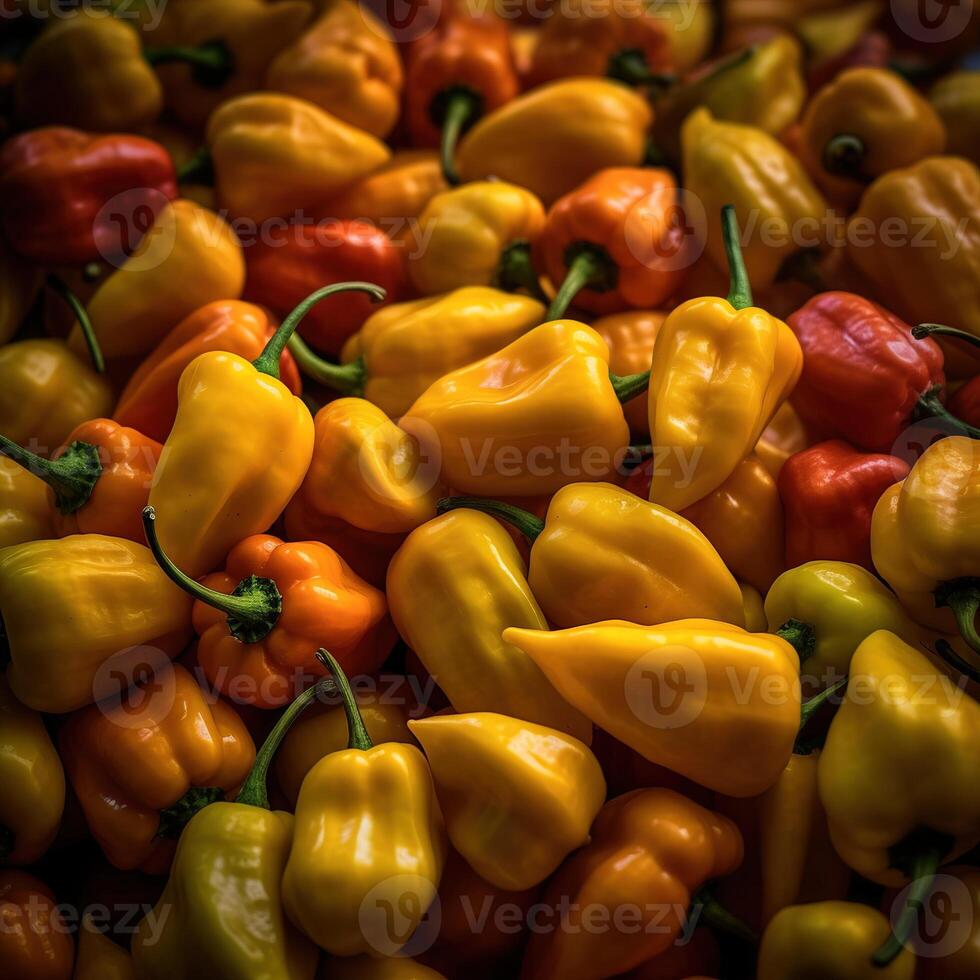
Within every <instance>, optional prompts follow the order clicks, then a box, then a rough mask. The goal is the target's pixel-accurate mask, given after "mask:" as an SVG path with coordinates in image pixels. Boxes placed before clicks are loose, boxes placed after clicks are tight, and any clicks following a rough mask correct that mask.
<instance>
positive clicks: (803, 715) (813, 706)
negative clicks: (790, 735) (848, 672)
mask: <svg viewBox="0 0 980 980" xmlns="http://www.w3.org/2000/svg"><path fill="white" fill-rule="evenodd" d="M846 686H847V678H846V677H842V678H841V679H840V680H839V681H838V682H837V683H836V684H831V686H830V687H828V688H827V689H826V690H823V691H821V692H820V693H819V694H817V695H815V696H814V697H812V698H810V700H809V701H804V702H803V704H802V706H801V707H800V727H799V731H803V729H804V728H805V727H806V723H807V722H808V721H809V720H810V719H811V718H812V717H813V715H814V714H815V713H816V711H817V709H818V708H819V707H821V705H823V704H825V703H826V702H827V701H829V700H830V699H831V698H832V697H833V696H834V695H835V694H836V693H837V692H838V691H839V690H840V689H841V688H842V687H846Z"/></svg>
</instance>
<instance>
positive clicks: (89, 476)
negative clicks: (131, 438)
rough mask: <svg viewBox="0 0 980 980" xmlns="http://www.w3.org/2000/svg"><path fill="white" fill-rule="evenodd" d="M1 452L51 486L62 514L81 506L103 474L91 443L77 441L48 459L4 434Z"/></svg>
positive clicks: (0, 444)
mask: <svg viewBox="0 0 980 980" xmlns="http://www.w3.org/2000/svg"><path fill="white" fill-rule="evenodd" d="M0 453H2V454H3V455H4V456H6V457H7V458H8V459H12V460H13V461H14V462H15V463H18V464H19V465H21V466H23V467H24V469H25V470H27V471H28V473H33V474H34V476H36V477H38V478H39V479H41V480H44V482H45V483H46V484H47V485H48V486H49V487H51V489H52V490H53V491H54V503H55V506H56V507H57V508H58V510H59V512H60V513H62V514H74V513H75V511H77V510H81V508H82V507H84V506H85V505H86V504H87V503H88V502H89V498H90V497H91V496H92V491H93V490H95V485H96V483H98V482H99V477H100V476H101V475H102V460H101V459H99V451H98V449H96V448H95V446H93V445H92V444H91V443H88V442H77V441H76V442H73V443H71V445H69V446H68V448H67V449H65V451H64V452H63V453H62V454H61V456H59V457H58V458H57V459H54V460H51V459H44V457H42V456H38V455H36V454H35V453H32V452H29V451H28V450H26V449H24V448H22V447H21V446H18V445H17V443H16V442H11V441H10V440H9V439H8V438H7V437H6V436H0Z"/></svg>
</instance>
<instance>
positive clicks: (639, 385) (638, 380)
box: [609, 371, 650, 404]
mask: <svg viewBox="0 0 980 980" xmlns="http://www.w3.org/2000/svg"><path fill="white" fill-rule="evenodd" d="M609 381H610V383H611V384H612V386H613V391H614V392H616V398H617V399H619V402H620V403H621V404H622V403H625V402H628V401H629V400H630V399H631V398H636V396H637V395H641V394H643V392H644V391H646V390H647V388H649V387H650V372H649V371H641V372H640V373H639V374H613V373H612V372H610V373H609Z"/></svg>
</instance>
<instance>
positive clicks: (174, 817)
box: [154, 786, 225, 840]
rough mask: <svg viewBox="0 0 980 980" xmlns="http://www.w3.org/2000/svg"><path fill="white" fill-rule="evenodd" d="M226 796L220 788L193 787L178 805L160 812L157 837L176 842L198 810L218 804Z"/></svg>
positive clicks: (175, 804)
mask: <svg viewBox="0 0 980 980" xmlns="http://www.w3.org/2000/svg"><path fill="white" fill-rule="evenodd" d="M224 795H225V791H224V790H223V789H222V788H221V787H220V786H192V787H191V788H190V789H189V790H188V791H187V792H186V793H185V794H184V795H183V796H182V797H181V798H180V799H179V800H178V801H177V802H176V803H174V804H173V805H172V806H168V807H167V808H166V809H165V810H161V811H160V824H159V826H158V827H157V832H156V834H155V835H154V836H155V837H166V838H167V839H169V840H176V839H177V838H178V837H180V835H181V833H182V832H183V829H184V828H185V827H186V826H187V825H188V824H189V823H190V822H191V817H193V816H194V814H195V813H197V811H198V810H203V809H204V808H205V807H206V806H210V804H212V803H217V802H218V800H220V799H222V798H223V797H224Z"/></svg>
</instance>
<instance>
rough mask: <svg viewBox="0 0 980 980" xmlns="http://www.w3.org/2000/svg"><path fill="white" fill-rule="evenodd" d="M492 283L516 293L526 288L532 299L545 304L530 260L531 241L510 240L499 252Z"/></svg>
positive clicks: (543, 295)
mask: <svg viewBox="0 0 980 980" xmlns="http://www.w3.org/2000/svg"><path fill="white" fill-rule="evenodd" d="M493 285H494V287H495V288H496V289H502V290H504V292H508V293H516V292H517V291H518V290H519V289H526V290H527V291H528V293H530V295H531V296H532V297H534V299H536V300H540V301H541V302H542V303H545V304H547V302H548V297H547V296H545V294H544V290H543V289H542V288H541V283H540V282H539V281H538V274H537V272H535V271H534V264H533V263H532V262H531V243H530V242H528V241H525V240H524V239H519V240H518V241H513V242H511V243H510V244H509V245H508V246H507V247H506V248H505V249H504V250H503V251H502V252H501V253H500V261H499V262H498V263H497V270H496V272H495V273H494V276H493Z"/></svg>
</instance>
